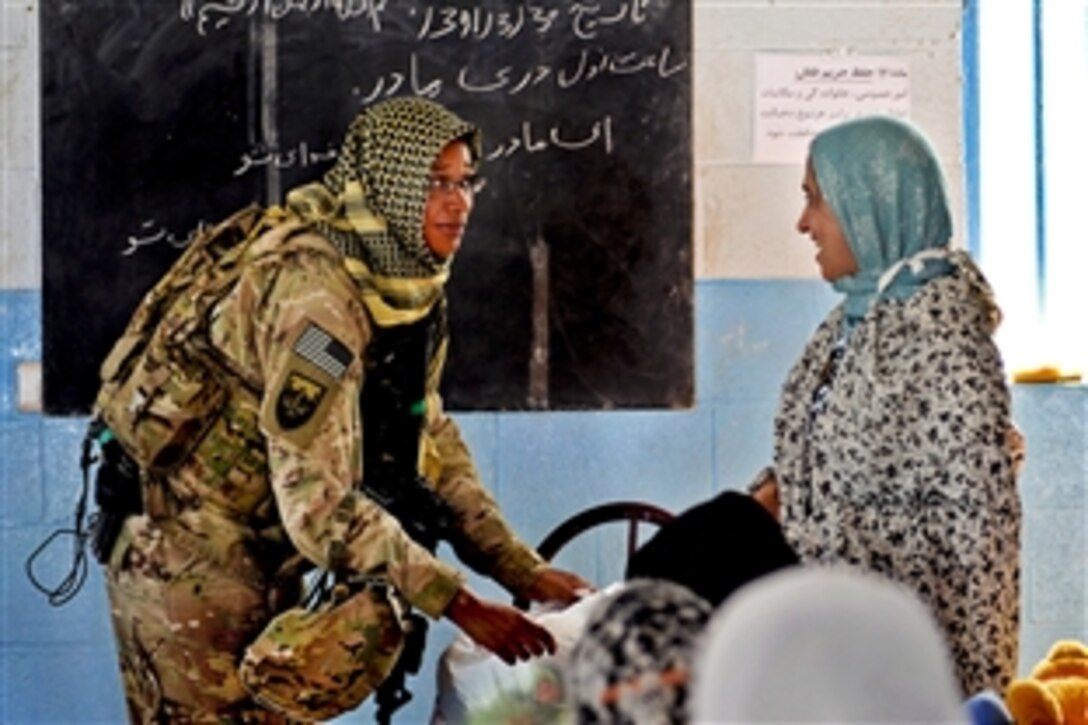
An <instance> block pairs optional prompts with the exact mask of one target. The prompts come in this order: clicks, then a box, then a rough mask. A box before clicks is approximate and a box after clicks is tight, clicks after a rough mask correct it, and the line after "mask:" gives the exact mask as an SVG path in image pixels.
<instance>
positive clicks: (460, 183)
mask: <svg viewBox="0 0 1088 725" xmlns="http://www.w3.org/2000/svg"><path fill="white" fill-rule="evenodd" d="M486 184H487V179H485V178H484V177H482V176H479V175H478V174H471V175H469V176H466V177H464V178H462V179H446V178H443V177H441V176H432V177H431V178H429V179H427V193H429V194H452V193H453V192H454V191H459V192H461V193H462V194H464V195H465V196H469V197H471V196H475V195H476V194H479V193H480V192H481V191H482V190H483V188H484V186H485V185H486Z"/></svg>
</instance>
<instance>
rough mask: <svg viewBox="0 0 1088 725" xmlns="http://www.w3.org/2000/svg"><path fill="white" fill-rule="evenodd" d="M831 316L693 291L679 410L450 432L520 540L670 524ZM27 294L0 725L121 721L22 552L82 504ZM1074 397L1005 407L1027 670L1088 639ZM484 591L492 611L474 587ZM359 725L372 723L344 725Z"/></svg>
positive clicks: (424, 688) (739, 295)
mask: <svg viewBox="0 0 1088 725" xmlns="http://www.w3.org/2000/svg"><path fill="white" fill-rule="evenodd" d="M833 303H834V298H833V297H832V295H831V293H830V292H829V291H828V290H827V288H826V286H825V285H824V284H823V283H820V282H815V281H813V282H798V281H735V282H734V281H714V282H711V281H703V282H700V283H698V284H697V286H696V310H697V315H696V376H697V382H696V393H697V400H698V404H697V405H696V406H695V407H694V408H693V409H691V410H688V411H627V412H601V413H504V414H492V413H487V414H481V413H476V414H465V415H460V416H458V419H459V421H460V423H461V427H462V430H463V432H464V434H465V437H466V438H467V440H468V442H469V444H470V445H471V446H472V448H473V451H474V452H475V455H476V459H477V463H478V465H479V467H480V471H481V474H482V476H483V478H484V480H485V481H486V482H487V483H488V485H489V486H490V487H491V488H492V490H493V491H494V492H495V493H496V495H497V497H498V498H499V501H500V502H501V503H502V505H503V508H504V510H505V511H506V513H507V515H508V518H509V519H510V520H511V522H512V523H513V524H514V526H515V527H516V528H517V529H518V531H520V532H521V533H522V534H523V536H525V538H526V539H528V540H529V541H532V542H537V541H539V540H540V539H541V538H542V537H543V536H544V535H545V534H546V533H547V532H548V531H549V530H550V529H551V528H552V527H553V526H554V525H555V524H556V523H558V522H559V521H561V520H562V519H564V518H565V517H567V516H569V515H570V514H572V513H574V512H576V511H578V510H580V509H582V508H584V507H586V506H589V505H591V504H594V503H598V502H601V501H605V500H611V499H638V500H645V501H649V502H652V503H656V504H658V505H661V506H664V507H666V508H669V509H673V510H678V509H681V508H684V507H686V506H688V505H690V504H692V503H694V502H696V501H698V500H700V499H703V498H706V497H707V496H709V495H710V494H712V493H713V492H716V491H719V490H721V489H724V488H740V487H742V486H744V485H745V484H746V483H747V482H748V480H749V478H750V477H751V476H752V475H753V474H754V473H755V472H756V471H757V470H758V469H759V468H760V467H761V466H762V465H764V464H765V463H766V462H767V460H768V459H769V456H770V451H771V439H770V424H771V415H772V413H773V410H774V405H775V399H776V397H777V393H778V386H779V384H780V383H781V381H782V379H783V377H784V376H785V373H786V370H787V368H788V367H789V365H790V364H791V362H792V361H793V359H794V358H795V356H796V355H797V354H798V353H799V351H800V349H801V346H802V345H803V343H804V341H805V339H806V338H807V336H808V335H809V333H810V332H811V331H812V329H813V328H814V327H815V325H816V323H817V322H818V321H819V320H820V319H821V318H822V317H823V315H824V313H825V312H826V311H827V309H829V307H830V306H831V305H832V304H833ZM39 309H40V299H39V295H38V294H37V293H36V292H0V341H2V343H3V349H2V350H0V483H2V487H3V493H2V496H3V506H2V509H0V537H2V540H0V545H2V553H0V559H2V561H3V567H4V568H3V581H2V586H3V592H2V596H3V619H2V622H3V630H2V632H0V663H2V664H0V667H2V673H0V674H2V678H0V681H2V683H3V688H4V689H3V692H2V694H0V722H4V723H19V722H27V723H29V722H120V721H122V720H123V719H124V709H123V702H122V698H121V694H120V684H119V681H118V677H117V674H116V665H115V662H114V655H113V644H112V640H111V637H110V633H109V624H108V614H107V611H106V602H105V597H104V595H103V586H102V581H101V577H100V576H99V574H98V572H97V570H96V569H95V567H93V566H92V567H91V569H90V571H89V574H88V578H87V582H86V584H85V586H84V590H83V591H82V592H81V593H80V594H79V595H78V596H77V597H75V599H73V600H72V601H71V602H70V603H69V604H67V605H66V606H64V607H60V608H54V607H51V606H49V605H48V604H47V603H46V601H45V598H44V597H43V596H42V595H40V594H39V593H38V592H37V591H35V590H34V589H33V588H32V587H31V586H30V584H29V583H28V581H27V578H26V576H25V574H24V563H25V560H26V558H27V556H28V555H29V554H30V552H31V551H32V550H33V548H34V547H35V546H36V545H37V544H38V543H39V542H40V541H42V540H43V539H44V538H45V537H46V536H47V535H48V534H49V533H51V532H52V531H53V530H54V529H56V528H58V527H62V526H69V525H70V522H71V513H72V507H73V503H74V501H75V499H76V496H77V495H78V492H79V480H80V479H79V470H78V455H79V453H78V446H79V439H80V436H81V434H82V428H83V425H84V423H85V421H84V420H83V419H79V418H75V419H71V418H43V417H42V416H40V415H34V414H26V413H20V412H18V411H17V410H16V405H15V398H16V391H15V367H16V365H17V364H18V363H19V362H20V361H24V360H39V359H40V356H41V349H40V333H39ZM1085 401H1086V398H1085V396H1084V395H1083V389H1082V388H1060V387H1051V386H1047V387H1038V388H1019V389H1017V390H1016V391H1015V398H1014V405H1015V411H1016V416H1017V419H1018V421H1019V423H1020V425H1021V427H1022V428H1023V429H1024V431H1025V433H1026V435H1027V437H1028V440H1029V455H1028V465H1027V468H1026V470H1025V476H1024V479H1023V491H1024V500H1025V509H1026V511H1027V516H1026V524H1025V531H1024V542H1025V546H1024V562H1025V567H1024V638H1023V639H1024V641H1023V652H1022V658H1021V659H1022V662H1023V663H1026V664H1030V663H1032V662H1034V661H1035V660H1037V659H1038V658H1039V657H1041V656H1042V654H1043V653H1044V652H1045V650H1046V647H1047V646H1048V645H1049V644H1050V643H1051V642H1052V641H1053V640H1055V639H1057V638H1059V637H1080V638H1083V637H1085V621H1084V620H1085V608H1084V605H1085V576H1084V553H1085V541H1084V534H1083V530H1084V523H1085V516H1086V507H1085V480H1084V478H1085V463H1086V461H1085V456H1086V454H1088V445H1086V439H1085V425H1084V421H1085V413H1086V411H1085V404H1086V402H1085ZM623 534H624V531H623V529H622V528H620V527H617V530H616V531H608V530H605V531H603V532H602V533H600V534H597V535H594V536H590V537H587V538H586V539H583V540H579V541H578V542H577V544H576V545H574V546H572V547H571V548H570V549H567V550H564V552H563V554H562V555H561V557H560V561H559V563H560V564H561V565H563V566H567V567H569V568H573V569H576V570H577V571H579V572H581V573H582V574H583V575H586V576H588V577H590V578H594V579H596V581H597V582H599V583H606V582H608V581H611V580H613V579H615V578H617V577H618V576H619V566H618V565H617V564H616V561H617V558H618V557H617V555H618V553H619V552H620V550H621V547H622V538H623ZM70 558H71V542H70V540H64V541H58V542H57V543H56V544H55V545H54V546H53V547H51V548H50V549H49V550H47V552H46V553H45V554H44V555H43V556H42V558H41V560H40V563H39V567H38V569H39V571H40V572H41V576H42V578H43V579H47V580H49V581H56V580H57V579H59V578H60V577H61V576H63V574H64V572H65V570H66V568H67V565H68V563H69V560H70ZM473 585H474V586H475V587H476V588H478V589H479V590H481V591H482V592H483V593H485V594H488V595H494V596H505V595H503V594H502V592H500V591H499V590H498V589H497V587H495V586H494V585H492V584H490V583H487V582H484V581H481V580H479V578H475V577H474V578H473ZM453 635H454V629H453V627H452V626H450V625H449V624H447V623H445V622H440V623H438V624H437V625H436V626H435V627H433V628H432V635H431V643H430V647H429V655H428V659H427V662H426V664H425V669H424V671H423V672H422V673H421V674H420V676H418V677H416V678H414V679H413V681H412V683H411V684H412V687H413V689H414V691H415V693H416V698H415V700H414V701H413V702H412V703H410V704H409V706H408V707H407V708H406V709H405V710H404V711H402V713H401V715H402V716H400V717H398V718H397V721H398V722H425V721H426V720H427V716H428V714H429V712H430V703H431V701H432V698H433V694H434V686H433V680H434V666H435V665H434V660H435V655H436V654H437V653H438V652H439V651H440V650H441V648H442V647H443V646H444V644H445V643H447V642H448V641H449V640H450V639H451V638H452V637H453ZM341 720H342V721H343V722H367V721H371V720H372V718H371V717H370V713H369V710H368V709H366V708H364V709H363V710H362V711H360V712H358V713H354V714H352V715H350V716H346V717H344V718H342V719H341Z"/></svg>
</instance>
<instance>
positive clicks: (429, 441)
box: [107, 99, 545, 722]
mask: <svg viewBox="0 0 1088 725" xmlns="http://www.w3.org/2000/svg"><path fill="white" fill-rule="evenodd" d="M413 101H415V99H413ZM415 102H417V103H420V102H419V101H415ZM443 111H444V109H443ZM451 115H452V114H451ZM449 140H452V139H451V138H445V139H443V138H439V139H438V140H437V141H436V142H435V143H437V144H438V148H440V147H441V145H444V144H445V143H446V142H448V141H449ZM427 153H431V152H430V151H427ZM431 158H433V153H432V154H431ZM418 187H419V189H420V192H419V193H421V194H423V193H424V191H423V188H424V187H423V185H422V184H418ZM334 190H335V188H334ZM337 191H339V190H337ZM289 201H290V197H289ZM269 220H270V221H268V223H266V225H265V226H266V229H265V231H264V232H263V234H261V235H260V236H259V237H258V238H257V239H256V241H254V242H252V243H251V244H250V245H249V247H248V249H247V251H246V253H245V257H244V260H243V263H242V267H241V273H240V275H239V276H238V279H237V280H236V281H235V282H234V283H233V285H232V286H231V288H230V289H229V291H228V292H227V293H226V294H225V296H223V297H222V299H221V300H220V301H219V302H218V303H217V304H216V305H215V306H214V307H213V308H212V310H211V314H210V315H209V319H208V323H207V329H206V335H207V341H208V342H209V343H210V346H209V347H210V349H211V350H212V351H213V353H214V354H213V355H212V356H211V357H213V358H214V362H213V363H212V364H211V367H212V368H215V369H214V370H212V371H211V372H212V374H213V375H217V376H221V377H222V378H223V379H226V380H228V381H229V384H228V385H227V389H228V391H229V396H228V399H227V401H226V404H225V406H224V407H223V408H222V412H221V413H220V414H219V415H218V417H217V418H216V420H215V422H214V424H213V425H212V426H211V428H210V430H208V432H207V433H206V434H204V436H203V438H202V439H201V441H200V443H199V445H198V446H197V447H196V448H195V450H194V451H193V452H192V453H190V454H189V455H188V457H187V458H186V459H185V460H184V461H183V462H182V463H181V464H180V465H178V466H176V467H174V468H173V469H172V470H171V471H170V472H169V474H167V475H154V474H146V473H145V483H144V508H145V513H144V514H143V515H140V516H134V517H130V518H129V519H128V520H127V521H126V524H125V527H124V529H123V532H122V534H121V537H120V538H119V539H118V542H117V544H116V545H115V547H114V549H113V551H112V555H111V557H110V560H109V562H108V566H107V579H108V587H109V597H110V602H111V611H112V616H113V622H114V627H115V632H116V635H117V639H118V647H119V653H120V658H121V666H122V673H123V678H124V683H125V688H126V696H127V699H128V702H129V706H130V710H131V715H132V717H133V718H134V719H138V720H145V721H162V720H166V721H170V722H181V721H201V722H205V721H206V722H216V721H224V720H225V721H242V722H250V721H257V722H277V721H280V720H281V718H279V717H278V716H277V715H275V714H273V713H272V712H270V711H268V710H265V709H262V708H261V707H259V706H258V705H257V704H256V703H254V702H253V701H252V699H250V698H249V697H248V695H247V693H246V691H245V689H244V688H243V687H242V684H241V682H240V680H239V677H238V674H237V667H238V663H239V659H240V657H241V654H242V652H243V650H244V649H245V648H246V646H247V645H248V644H249V643H250V642H251V641H252V640H253V639H254V637H256V636H257V635H258V634H259V633H260V632H261V631H262V629H263V628H264V627H265V626H266V625H267V624H268V622H269V621H270V619H271V618H272V617H273V616H274V615H275V614H276V612H277V611H280V610H282V609H283V608H285V607H289V606H292V605H295V604H297V602H298V588H299V569H298V567H296V566H295V565H296V564H298V563H299V560H300V557H298V556H297V554H298V553H301V555H302V557H304V559H305V560H306V561H308V562H311V563H313V564H316V565H317V566H319V567H323V568H333V567H335V568H338V569H341V570H347V571H349V572H354V573H360V574H370V575H374V576H377V577H380V578H381V579H383V580H385V581H387V582H388V583H389V585H390V588H391V591H392V596H393V598H394V599H395V600H396V602H395V603H394V604H395V608H396V609H398V610H399V609H400V607H402V606H403V607H404V608H407V607H408V606H411V607H415V608H417V609H419V610H421V611H422V612H424V613H426V614H427V615H429V616H431V617H433V618H437V617H439V616H441V614H442V613H443V611H444V609H445V608H446V606H447V605H448V604H449V602H450V601H451V599H452V597H453V595H454V594H455V593H456V591H457V590H458V588H459V587H461V585H462V584H463V576H462V575H461V574H460V573H459V572H458V571H457V570H456V569H455V568H453V567H451V566H450V565H448V564H447V563H445V562H442V561H440V560H438V559H436V558H435V557H434V556H433V555H432V554H431V553H430V552H429V551H427V550H426V549H425V548H423V547H421V546H420V545H419V544H417V543H416V542H415V541H413V540H412V539H411V538H409V537H408V536H407V535H406V534H405V532H404V530H403V529H402V528H401V526H400V525H399V523H398V521H397V520H396V519H395V518H393V517H392V516H391V515H389V514H388V513H387V512H386V511H385V510H384V509H382V508H381V507H380V506H378V505H377V504H376V503H374V502H373V501H372V500H370V499H369V498H368V497H367V496H366V495H364V494H363V493H361V492H359V491H358V489H357V487H356V484H357V483H358V482H359V481H360V480H362V478H363V476H364V471H363V470H362V441H363V426H364V423H365V421H363V420H361V415H360V405H359V400H360V392H361V388H362V384H363V380H364V373H365V370H366V351H367V346H368V343H369V342H370V340H371V339H372V336H373V334H374V331H375V324H376V319H375V314H374V311H375V308H374V307H373V306H371V305H368V304H367V302H366V297H367V291H368V290H373V288H374V280H373V279H372V278H371V277H373V274H372V273H371V272H370V270H371V267H368V266H367V265H366V264H359V262H358V260H349V259H348V257H347V256H346V255H345V254H344V249H343V245H342V244H337V243H336V240H335V237H336V232H335V226H333V227H330V226H328V225H326V224H321V223H314V222H313V219H312V218H306V214H305V213H302V214H299V213H292V212H281V213H279V214H274V215H272V216H270V217H269ZM369 261H370V263H371V265H374V263H375V262H374V259H373V258H371V259H370V260H369ZM349 262H352V263H349ZM349 270H351V271H349ZM444 279H445V277H444V276H443V277H441V280H440V281H444ZM438 289H439V290H440V289H441V285H439V286H438ZM432 298H433V299H431V300H430V304H444V297H442V296H441V295H438V296H433V295H432ZM445 351H446V344H445V340H444V338H443V341H442V344H439V345H437V346H436V348H435V351H434V354H433V356H432V358H431V360H430V364H429V368H428V375H427V378H428V379H427V381H426V401H427V405H426V413H425V419H424V421H425V422H424V426H423V435H422V445H421V455H420V462H419V470H420V472H421V473H422V474H423V475H424V476H425V477H426V479H427V481H428V482H429V483H430V484H431V485H433V486H434V488H435V489H436V491H437V492H438V493H439V495H440V496H441V497H442V498H443V499H445V500H446V501H447V502H448V503H449V504H450V505H451V507H452V508H453V509H454V511H455V513H456V517H455V518H456V528H457V533H456V534H455V535H454V536H453V541H451V544H452V545H453V546H454V548H455V550H456V552H457V554H458V555H459V557H460V558H461V559H463V560H464V561H466V563H468V564H470V565H471V566H472V567H473V568H474V569H477V570H478V571H481V572H482V573H486V574H488V575H490V576H491V577H493V578H495V579H496V580H497V581H499V582H500V583H501V584H503V585H504V586H506V587H507V588H508V589H510V590H511V591H513V592H520V591H522V590H523V589H524V588H525V587H526V586H527V585H528V584H529V583H530V582H531V581H532V579H533V578H534V577H535V576H536V574H537V572H538V571H539V570H540V569H541V568H542V567H544V566H545V564H544V562H543V561H542V560H541V559H540V558H539V557H538V556H537V554H536V553H535V552H534V551H533V550H532V549H531V548H529V547H528V546H526V545H525V544H524V543H522V542H521V541H520V540H519V539H518V538H517V537H516V536H515V535H514V533H513V532H512V531H511V530H510V528H509V527H508V525H507V524H506V523H505V522H504V520H503V518H502V515H501V513H500V511H499V509H498V507H497V505H496V503H495V501H494V499H493V498H492V497H491V496H490V495H489V494H488V493H487V492H486V491H485V490H484V488H483V487H482V486H481V485H480V483H479V480H478V476H477V472H476V469H475V466H474V464H473V462H472V458H471V456H470V453H469V451H468V449H467V447H466V446H465V444H464V443H463V441H462V440H461V437H460V434H459V432H458V429H457V426H456V425H455V423H454V422H453V420H451V419H450V418H449V417H447V416H446V415H445V414H444V413H443V411H442V406H441V400H440V398H439V395H438V384H439V381H440V379H441V372H442V367H443V364H444V358H445ZM332 559H335V562H334V561H332Z"/></svg>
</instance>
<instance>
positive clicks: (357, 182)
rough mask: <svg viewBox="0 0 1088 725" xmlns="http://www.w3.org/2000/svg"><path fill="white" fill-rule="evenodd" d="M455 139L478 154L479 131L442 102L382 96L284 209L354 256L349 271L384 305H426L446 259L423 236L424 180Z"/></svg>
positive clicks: (444, 271)
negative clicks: (321, 172) (320, 174)
mask: <svg viewBox="0 0 1088 725" xmlns="http://www.w3.org/2000/svg"><path fill="white" fill-rule="evenodd" d="M457 140H462V141H465V142H466V143H467V144H468V145H469V148H470V150H471V152H472V155H473V158H474V159H479V158H480V132H479V129H478V128H477V127H475V126H473V125H472V124H470V123H468V122H467V121H465V120H463V119H461V118H460V117H458V116H457V115H456V114H454V113H453V112H452V111H450V110H448V109H447V108H445V107H444V106H442V105H440V104H438V103H436V102H434V101H430V100H427V99H423V98H414V97H403V98H391V99H388V100H385V101H381V102H379V103H376V104H374V105H372V106H369V107H368V108H366V109H364V110H363V111H362V112H360V113H359V115H358V116H356V118H355V120H354V121H352V123H351V125H350V126H349V127H348V131H347V134H346V137H345V139H344V143H343V146H342V147H341V149H340V153H339V156H338V157H337V160H336V163H335V165H334V166H333V167H332V168H331V169H330V170H329V171H328V172H327V173H326V174H325V176H324V179H323V180H322V181H321V182H314V183H310V184H306V185H304V186H301V187H298V188H296V189H293V190H292V191H290V192H289V193H288V194H287V207H288V208H289V210H290V211H291V212H293V213H294V214H296V215H297V216H299V217H300V218H302V219H303V221H306V222H309V223H311V224H312V225H313V226H314V227H315V228H316V229H317V230H318V231H320V232H321V233H322V234H324V235H325V236H326V237H328V238H329V240H330V241H331V242H332V243H333V244H334V245H335V246H336V247H337V248H338V249H339V250H340V251H341V252H342V253H343V254H344V256H345V257H346V258H348V260H349V261H352V262H355V263H356V264H355V265H354V269H352V273H353V276H355V277H356V279H357V280H360V281H362V282H363V283H364V287H367V286H369V287H370V288H371V289H372V290H373V291H375V293H376V294H377V295H379V296H380V297H381V298H382V300H383V302H384V303H385V304H388V305H391V306H392V307H393V308H399V309H409V308H413V309H419V308H420V307H428V308H429V307H430V304H432V303H433V302H434V300H435V299H436V298H437V296H438V295H439V293H440V292H441V288H442V286H443V285H444V283H445V281H446V279H447V278H448V274H449V265H450V262H451V259H449V258H445V259H443V258H441V257H438V256H437V255H435V254H434V253H433V252H432V251H431V250H430V248H428V246H427V242H426V240H425V239H424V237H423V212H424V209H425V207H426V204H427V194H428V190H427V180H428V178H429V177H430V174H431V169H432V167H433V165H434V162H435V159H437V158H438V155H439V153H440V152H441V151H442V149H443V148H445V146H446V145H447V144H449V143H451V142H452V141H457ZM360 263H361V264H360ZM349 268H351V266H350V265H349ZM364 291H365V290H364Z"/></svg>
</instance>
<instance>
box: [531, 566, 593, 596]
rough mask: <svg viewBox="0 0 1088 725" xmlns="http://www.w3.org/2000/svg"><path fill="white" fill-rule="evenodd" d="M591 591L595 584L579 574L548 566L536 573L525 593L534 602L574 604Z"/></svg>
mask: <svg viewBox="0 0 1088 725" xmlns="http://www.w3.org/2000/svg"><path fill="white" fill-rule="evenodd" d="M591 591H593V585H592V584H590V583H588V582H587V581H586V580H585V579H583V578H582V577H580V576H578V575H577V574H573V573H571V572H569V571H565V570H563V569H555V568H553V567H548V568H547V569H544V570H543V571H541V572H540V573H539V574H537V575H536V578H535V579H533V583H532V584H530V585H529V588H528V590H526V592H525V595H526V596H527V597H528V598H529V599H530V600H531V601H534V602H561V603H563V604H572V603H573V602H576V601H577V600H579V599H581V598H582V597H583V596H584V595H586V594H588V593H589V592H591Z"/></svg>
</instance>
